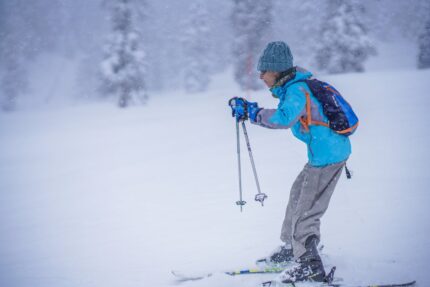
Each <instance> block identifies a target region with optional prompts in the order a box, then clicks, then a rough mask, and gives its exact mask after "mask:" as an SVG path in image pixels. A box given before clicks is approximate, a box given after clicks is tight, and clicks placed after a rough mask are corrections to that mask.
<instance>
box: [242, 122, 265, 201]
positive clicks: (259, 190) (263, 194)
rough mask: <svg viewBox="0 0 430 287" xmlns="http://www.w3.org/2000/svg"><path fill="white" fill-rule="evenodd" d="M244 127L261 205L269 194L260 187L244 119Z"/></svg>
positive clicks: (258, 199) (257, 197) (256, 199)
mask: <svg viewBox="0 0 430 287" xmlns="http://www.w3.org/2000/svg"><path fill="white" fill-rule="evenodd" d="M242 129H243V133H244V135H245V140H246V146H247V147H248V153H249V158H250V160H251V165H252V171H253V173H254V178H255V183H256V184H257V190H258V193H257V194H256V195H255V201H258V202H260V203H261V206H264V200H265V199H266V198H267V195H266V194H265V193H262V192H261V189H260V183H259V181H258V176H257V170H256V169H255V163H254V157H253V156H252V150H251V144H250V143H249V137H248V132H247V131H246V126H245V122H244V121H242Z"/></svg>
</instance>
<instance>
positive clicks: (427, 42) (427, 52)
mask: <svg viewBox="0 0 430 287" xmlns="http://www.w3.org/2000/svg"><path fill="white" fill-rule="evenodd" d="M426 8H428V9H427V11H429V13H430V4H429V5H428V7H426ZM418 49H419V52H418V68H419V69H426V68H430V16H428V14H427V21H426V22H425V25H424V29H423V31H422V33H421V35H420V36H419V39H418Z"/></svg>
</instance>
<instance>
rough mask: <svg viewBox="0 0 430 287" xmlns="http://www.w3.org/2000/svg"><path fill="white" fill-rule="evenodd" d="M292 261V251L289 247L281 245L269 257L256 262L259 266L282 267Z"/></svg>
mask: <svg viewBox="0 0 430 287" xmlns="http://www.w3.org/2000/svg"><path fill="white" fill-rule="evenodd" d="M293 259H294V255H293V249H292V248H291V245H282V246H280V247H278V248H277V249H276V250H275V251H274V252H273V253H272V254H271V255H270V256H269V257H265V258H262V259H259V260H257V262H256V264H257V265H259V266H262V265H265V266H274V267H282V266H287V265H288V264H290V263H292V262H293Z"/></svg>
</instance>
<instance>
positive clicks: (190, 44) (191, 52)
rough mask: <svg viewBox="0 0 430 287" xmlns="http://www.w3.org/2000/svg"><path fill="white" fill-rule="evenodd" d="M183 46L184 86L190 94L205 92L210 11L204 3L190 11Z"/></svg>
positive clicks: (193, 5) (192, 7)
mask: <svg viewBox="0 0 430 287" xmlns="http://www.w3.org/2000/svg"><path fill="white" fill-rule="evenodd" d="M188 15H190V17H189V18H187V20H186V21H185V23H184V24H185V34H184V38H183V41H182V42H183V46H184V52H185V61H184V62H185V63H184V65H185V67H184V85H185V89H186V90H187V91H188V92H202V91H205V90H206V89H207V87H208V85H209V81H210V78H209V72H210V71H209V67H210V62H209V61H210V47H209V44H208V41H207V40H208V37H209V27H208V22H207V19H208V11H207V7H206V6H205V5H204V1H201V0H200V1H199V2H194V3H192V4H191V5H190V7H189V9H188Z"/></svg>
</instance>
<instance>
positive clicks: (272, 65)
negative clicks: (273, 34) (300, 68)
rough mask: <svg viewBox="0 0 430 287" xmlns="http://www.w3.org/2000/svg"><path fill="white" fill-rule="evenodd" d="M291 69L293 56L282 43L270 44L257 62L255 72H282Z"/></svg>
mask: <svg viewBox="0 0 430 287" xmlns="http://www.w3.org/2000/svg"><path fill="white" fill-rule="evenodd" d="M292 67H293V55H292V54H291V51H290V48H289V47H288V45H287V44H286V43H284V42H282V41H278V42H270V43H269V44H267V47H266V49H264V52H263V54H262V55H261V57H260V60H259V61H258V66H257V70H259V71H272V72H283V71H286V70H288V69H289V68H292Z"/></svg>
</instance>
